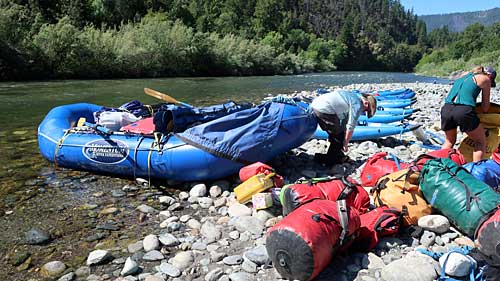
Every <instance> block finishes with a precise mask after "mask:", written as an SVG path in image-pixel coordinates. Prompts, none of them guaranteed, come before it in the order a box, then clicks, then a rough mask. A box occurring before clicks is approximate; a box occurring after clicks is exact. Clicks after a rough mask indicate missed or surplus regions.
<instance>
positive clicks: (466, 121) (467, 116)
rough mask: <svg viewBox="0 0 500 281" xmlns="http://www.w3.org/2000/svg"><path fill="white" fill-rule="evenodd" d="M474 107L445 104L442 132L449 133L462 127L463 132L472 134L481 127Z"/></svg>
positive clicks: (442, 110) (442, 111) (442, 116)
mask: <svg viewBox="0 0 500 281" xmlns="http://www.w3.org/2000/svg"><path fill="white" fill-rule="evenodd" d="M479 122H480V121H479V117H477V114H476V111H475V109H474V107H472V106H469V105H462V104H445V105H444V106H443V107H442V108H441V130H443V131H448V130H452V129H456V128H457V127H460V131H462V132H470V131H472V130H474V129H476V128H477V127H478V126H479Z"/></svg>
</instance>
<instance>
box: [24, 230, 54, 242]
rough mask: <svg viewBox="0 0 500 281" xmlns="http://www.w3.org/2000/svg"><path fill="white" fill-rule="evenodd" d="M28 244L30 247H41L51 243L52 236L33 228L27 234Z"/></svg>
mask: <svg viewBox="0 0 500 281" xmlns="http://www.w3.org/2000/svg"><path fill="white" fill-rule="evenodd" d="M25 236H26V243H28V244H30V245H41V244H45V243H47V242H49V241H50V234H49V233H47V232H45V231H43V230H38V229H36V228H32V229H31V230H29V231H28V232H26V235H25Z"/></svg>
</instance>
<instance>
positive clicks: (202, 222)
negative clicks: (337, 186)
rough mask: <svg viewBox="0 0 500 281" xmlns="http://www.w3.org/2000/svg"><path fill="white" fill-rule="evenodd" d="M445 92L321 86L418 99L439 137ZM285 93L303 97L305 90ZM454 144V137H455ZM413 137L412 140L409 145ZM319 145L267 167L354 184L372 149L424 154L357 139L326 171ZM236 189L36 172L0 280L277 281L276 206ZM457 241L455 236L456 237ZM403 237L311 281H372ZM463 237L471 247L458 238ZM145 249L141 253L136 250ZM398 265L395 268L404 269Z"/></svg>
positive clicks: (404, 140) (17, 213)
mask: <svg viewBox="0 0 500 281" xmlns="http://www.w3.org/2000/svg"><path fill="white" fill-rule="evenodd" d="M450 87H451V86H450V85H445V84H432V83H388V84H351V85H348V86H343V87H335V86H332V87H329V88H332V89H335V88H344V89H360V90H362V91H371V90H375V89H376V90H384V89H395V88H410V89H412V90H414V91H415V92H416V93H417V103H416V104H414V105H413V107H415V108H420V109H421V111H420V112H416V113H414V114H413V115H412V116H414V120H413V121H412V122H413V123H420V124H422V125H423V127H424V129H425V130H433V131H435V132H438V131H436V130H435V129H436V124H437V127H439V109H440V107H441V106H442V103H443V101H444V96H445V95H446V94H447V92H448V90H449V88H450ZM290 95H292V96H297V95H303V96H311V95H313V92H311V91H302V92H295V93H292V94H290ZM491 96H492V101H494V102H499V101H500V95H499V92H498V89H495V90H494V91H492V94H491ZM457 139H459V140H460V139H461V135H459V136H458V138H457ZM412 141H413V142H415V143H413V144H410V142H412ZM326 149H327V142H326V141H321V140H311V141H309V142H307V143H305V144H303V145H302V146H300V147H299V148H296V149H293V150H291V151H289V152H287V153H285V154H283V155H280V156H278V157H276V158H275V159H274V160H272V161H271V162H270V163H269V164H270V166H272V167H273V168H275V169H276V170H277V172H278V174H280V175H282V176H284V177H285V179H286V180H287V181H288V182H293V181H295V180H296V179H298V178H300V177H304V176H306V177H320V176H324V175H331V174H338V173H342V174H348V175H351V176H352V177H353V178H355V179H356V180H359V173H360V171H361V169H362V167H363V166H362V165H363V163H364V161H365V160H366V159H367V158H368V157H370V156H371V155H373V154H374V153H376V152H380V151H388V152H392V153H394V154H396V155H397V156H399V157H400V158H401V159H402V160H403V161H410V160H413V159H415V158H416V157H417V156H418V155H420V154H422V153H425V152H426V151H427V150H426V149H424V148H422V147H420V146H419V145H418V140H417V139H416V137H415V135H414V134H413V133H406V134H403V135H402V136H401V139H399V136H393V137H387V138H382V139H379V140H376V141H363V142H356V143H351V144H350V145H349V152H348V153H347V155H348V156H349V157H351V159H353V160H355V163H354V164H352V165H351V164H348V163H345V164H342V165H336V166H334V167H333V168H332V169H330V168H325V167H322V166H320V165H318V164H316V163H314V161H313V156H314V153H316V152H322V153H324V152H326ZM47 166H49V165H47ZM167 183H168V182H167ZM237 184H238V180H237V179H236V177H235V176H231V177H228V178H226V179H221V180H218V181H213V182H204V183H184V184H179V185H178V184H173V185H170V186H167V187H165V183H154V184H153V186H152V187H147V186H143V185H141V184H140V183H137V182H136V181H134V180H131V179H123V178H115V177H112V176H111V177H109V176H103V175H95V174H91V173H87V172H79V171H71V170H66V169H64V170H62V171H56V170H54V168H53V167H45V168H43V169H42V171H40V176H39V177H38V178H37V179H34V180H33V181H31V182H28V183H26V185H27V186H28V190H27V191H29V192H27V191H26V190H23V192H24V193H27V194H28V195H27V196H26V198H25V199H23V200H22V201H20V202H19V203H18V204H16V206H15V207H14V208H13V209H8V210H7V209H6V210H5V214H2V215H1V217H0V220H1V223H2V225H4V227H5V232H4V233H3V234H2V235H1V238H2V240H4V242H5V243H3V244H4V245H3V246H0V251H1V252H2V257H3V258H2V260H3V261H4V262H3V264H4V266H5V268H3V269H0V270H1V273H0V277H3V278H2V279H3V280H16V279H19V278H20V279H29V278H36V279H39V278H41V277H42V276H44V275H43V274H49V273H50V270H48V269H47V268H46V267H45V269H44V270H42V267H43V266H44V265H45V264H47V263H48V262H54V261H59V262H61V263H63V264H64V269H62V271H61V272H58V273H57V274H55V273H54V276H56V275H57V277H59V276H62V275H67V276H68V278H69V276H73V278H76V277H77V278H78V279H77V280H115V279H116V280H145V279H146V276H148V273H150V275H158V276H157V277H158V278H164V277H165V278H164V280H229V279H231V280H257V279H258V280H277V279H279V278H280V276H279V274H278V273H277V272H276V270H275V269H274V268H272V267H269V266H268V265H267V263H266V262H265V261H266V258H265V256H266V255H265V253H263V252H262V249H263V246H262V245H263V244H264V243H265V231H266V230H267V229H268V227H269V226H271V225H273V224H275V223H276V222H277V221H278V220H279V219H280V216H279V211H280V209H279V208H272V209H271V210H261V211H258V212H255V211H253V210H252V209H250V208H248V207H246V206H244V205H241V204H236V203H235V200H234V192H232V189H233V188H234V187H235V186H237ZM26 216H30V217H29V218H27V217H26ZM31 229H35V230H38V232H39V234H46V236H48V237H47V238H49V239H48V240H46V241H43V242H42V243H41V244H36V245H33V244H27V243H26V237H25V234H26V233H27V232H28V231H29V230H31ZM16 233H17V235H16ZM448 233H456V232H455V231H453V230H451V231H450V232H448ZM42 236H43V235H38V237H42ZM153 236H154V237H156V238H154V237H153ZM145 237H149V238H147V239H146V240H147V241H143V239H144V238H145ZM436 237H437V236H435V237H434V238H436ZM457 237H458V238H463V237H460V235H459V234H457ZM457 237H455V238H454V239H452V240H456V239H457ZM410 238H411V237H399V238H391V239H383V241H381V242H380V243H379V246H378V247H377V248H376V250H374V251H372V252H371V253H368V254H366V253H359V254H352V255H350V256H345V257H338V258H337V259H335V260H334V262H333V263H332V264H331V265H330V266H328V267H327V268H326V269H325V271H323V273H321V274H320V276H319V277H318V278H317V279H316V280H354V279H356V280H365V281H370V280H378V279H380V278H381V276H382V274H383V273H382V272H383V271H384V268H386V267H388V266H390V264H391V263H393V262H395V261H401V260H404V259H405V258H408V257H412V256H413V255H414V253H415V252H414V249H415V248H416V247H419V246H421V245H422V241H420V240H417V241H415V239H410ZM164 239H165V240H164ZM158 240H159V241H158ZM462 240H465V242H464V243H470V241H467V239H465V238H463V239H462ZM166 241H169V242H166ZM434 243H435V242H433V243H432V244H434ZM453 243H455V244H457V245H458V243H456V242H453V241H450V242H449V243H443V244H442V245H441V243H439V244H438V243H436V244H435V246H432V247H434V250H436V249H443V248H446V247H448V246H450V245H451V246H454V245H455V244H453ZM161 245H163V246H161ZM144 246H146V248H147V249H148V250H150V251H145V250H144ZM95 249H105V250H106V251H107V253H108V254H110V255H112V256H113V259H112V260H107V261H103V263H102V264H100V265H91V266H86V265H85V260H86V259H87V257H88V254H89V253H91V252H92V251H93V250H95ZM152 251H155V252H152ZM264 251H265V249H264ZM145 256H146V257H147V258H146V259H145ZM129 257H131V258H132V259H133V260H136V261H137V262H136V266H138V267H142V273H140V274H139V273H134V274H133V276H134V277H135V279H134V278H133V277H119V276H120V273H121V271H122V269H123V268H124V266H126V265H127V263H126V260H127V258H129ZM249 257H252V258H249ZM255 257H258V258H255ZM148 259H150V260H148ZM130 264H131V263H128V265H130ZM162 264H166V265H163V266H162ZM156 266H159V268H158V269H159V270H157V268H155V267H156ZM393 266H394V265H392V267H393ZM398 266H399V265H398ZM410 266H412V265H411V264H410ZM0 267H2V266H0ZM60 268H62V267H60ZM398 268H401V270H402V271H403V269H404V266H400V267H398ZM415 270H418V268H415ZM48 272H49V273H48ZM158 272H161V273H160V274H157V273H158ZM2 275H4V276H2ZM47 276H50V275H47ZM207 276H209V277H208V279H206V278H207ZM167 277H168V278H167ZM216 277H220V278H222V279H218V278H216ZM9 278H14V279H9ZM48 278H51V279H56V280H57V278H55V277H48ZM120 278H122V279H120ZM149 278H150V279H151V278H153V277H149ZM337 278H338V279H337ZM68 280H71V279H68ZM146 280H147V279H146ZM151 280H153V279H151ZM156 280H162V279H156ZM423 281H425V280H423ZM429 281H430V280H429Z"/></svg>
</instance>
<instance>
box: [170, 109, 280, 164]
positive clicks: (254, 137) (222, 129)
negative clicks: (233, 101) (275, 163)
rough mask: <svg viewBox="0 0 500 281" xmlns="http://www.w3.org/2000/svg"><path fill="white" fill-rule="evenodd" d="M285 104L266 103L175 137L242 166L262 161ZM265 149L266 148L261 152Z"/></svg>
mask: <svg viewBox="0 0 500 281" xmlns="http://www.w3.org/2000/svg"><path fill="white" fill-rule="evenodd" d="M284 107H285V105H284V104H283V103H273V102H267V103H264V104H261V105H259V106H257V107H253V108H250V109H246V110H243V111H239V112H236V113H233V114H231V115H227V116H224V117H221V118H219V119H216V120H213V121H211V122H208V123H205V124H201V125H198V126H196V127H193V128H190V129H188V130H186V131H184V132H183V133H179V134H176V136H177V137H178V138H180V139H181V140H183V141H185V142H186V143H188V144H191V145H193V146H196V147H199V148H201V149H203V150H205V151H208V152H210V153H212V154H214V155H216V156H219V157H224V158H227V159H230V160H233V161H238V162H242V163H253V162H256V161H259V159H261V158H262V156H260V155H259V154H260V153H262V151H263V148H265V147H267V146H269V145H272V142H273V141H274V138H275V137H276V136H277V134H278V131H279V129H280V124H281V120H282V118H283V113H284ZM264 150H265V149H264Z"/></svg>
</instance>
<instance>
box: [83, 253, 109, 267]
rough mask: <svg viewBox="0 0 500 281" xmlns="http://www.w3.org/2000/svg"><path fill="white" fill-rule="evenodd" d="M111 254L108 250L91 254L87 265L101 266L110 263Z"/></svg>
mask: <svg viewBox="0 0 500 281" xmlns="http://www.w3.org/2000/svg"><path fill="white" fill-rule="evenodd" d="M110 258H111V254H110V253H109V252H108V251H106V250H95V251H92V252H90V253H89V256H88V257H87V265H94V264H100V263H104V262H106V261H108V260H109V259H110Z"/></svg>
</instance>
